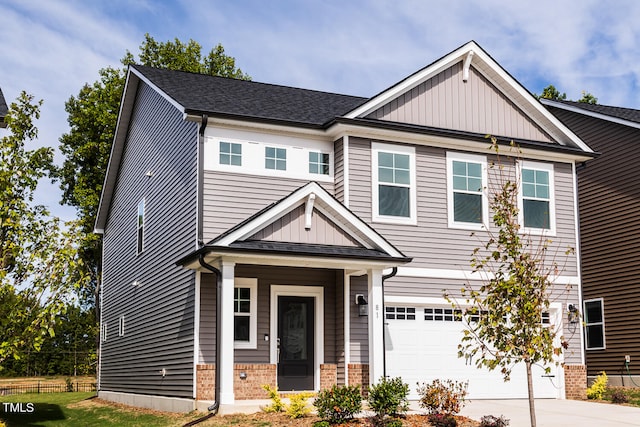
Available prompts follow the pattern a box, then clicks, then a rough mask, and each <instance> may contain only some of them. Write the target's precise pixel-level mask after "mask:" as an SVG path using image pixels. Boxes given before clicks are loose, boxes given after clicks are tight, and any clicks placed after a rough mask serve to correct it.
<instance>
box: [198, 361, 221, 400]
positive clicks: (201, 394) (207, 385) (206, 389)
mask: <svg viewBox="0 0 640 427" xmlns="http://www.w3.org/2000/svg"><path fill="white" fill-rule="evenodd" d="M215 368H216V365H210V364H206V365H196V400H214V399H215V386H216V369H215Z"/></svg>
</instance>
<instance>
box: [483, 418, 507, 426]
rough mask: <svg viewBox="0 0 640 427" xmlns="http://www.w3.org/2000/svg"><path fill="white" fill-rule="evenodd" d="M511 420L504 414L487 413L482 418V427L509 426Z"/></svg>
mask: <svg viewBox="0 0 640 427" xmlns="http://www.w3.org/2000/svg"><path fill="white" fill-rule="evenodd" d="M508 425H509V420H508V419H506V418H505V417H504V416H502V415H500V417H499V418H498V417H494V416H493V415H485V416H484V417H482V418H480V427H507V426H508Z"/></svg>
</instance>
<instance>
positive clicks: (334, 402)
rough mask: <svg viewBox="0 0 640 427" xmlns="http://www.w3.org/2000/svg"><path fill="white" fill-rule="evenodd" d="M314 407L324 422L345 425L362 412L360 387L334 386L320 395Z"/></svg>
mask: <svg viewBox="0 0 640 427" xmlns="http://www.w3.org/2000/svg"><path fill="white" fill-rule="evenodd" d="M313 405H314V406H315V407H316V408H317V409H318V416H319V417H320V418H322V419H323V420H326V421H328V422H329V423H331V424H340V423H343V422H345V421H348V420H350V419H352V418H353V417H354V416H355V415H356V414H357V413H358V412H360V411H361V410H362V394H361V393H360V387H358V386H337V385H334V386H333V387H331V389H328V390H322V391H321V392H320V393H318V396H317V397H316V399H315V400H314V402H313Z"/></svg>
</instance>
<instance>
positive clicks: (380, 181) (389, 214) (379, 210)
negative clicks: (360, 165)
mask: <svg viewBox="0 0 640 427" xmlns="http://www.w3.org/2000/svg"><path fill="white" fill-rule="evenodd" d="M372 157H373V209H374V212H373V217H374V220H378V221H381V222H395V223H407V224H415V222H416V188H415V149H414V148H413V147H407V146H400V145H397V146H396V145H390V144H378V143H373V144H372Z"/></svg>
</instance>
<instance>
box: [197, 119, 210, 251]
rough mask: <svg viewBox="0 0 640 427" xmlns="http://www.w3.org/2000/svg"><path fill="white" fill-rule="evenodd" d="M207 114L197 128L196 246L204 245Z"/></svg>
mask: <svg viewBox="0 0 640 427" xmlns="http://www.w3.org/2000/svg"><path fill="white" fill-rule="evenodd" d="M208 121H209V116H208V115H206V114H203V115H202V122H201V123H200V129H199V130H198V177H197V179H198V199H197V200H198V208H197V209H198V212H197V215H198V218H197V224H198V225H197V228H198V230H197V236H196V238H197V246H198V248H201V247H202V246H203V245H204V231H203V229H204V225H203V222H204V131H205V129H206V128H207V122H208Z"/></svg>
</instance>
